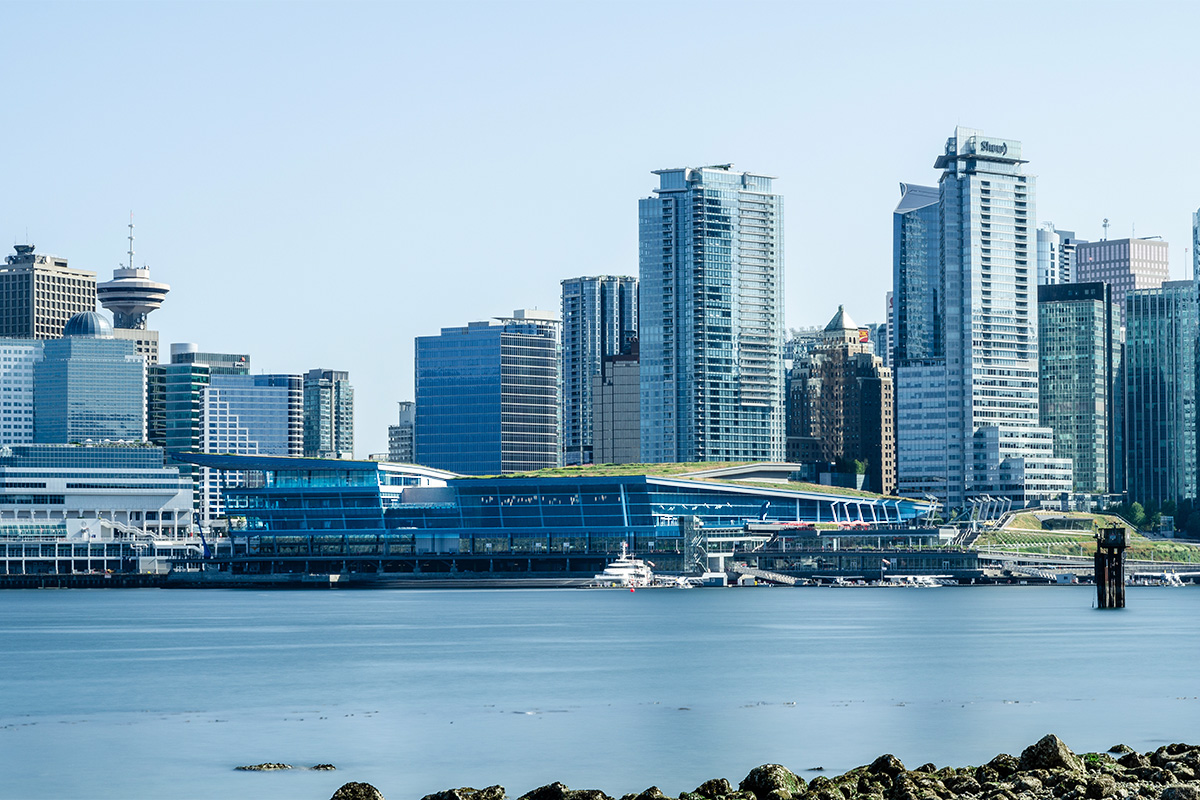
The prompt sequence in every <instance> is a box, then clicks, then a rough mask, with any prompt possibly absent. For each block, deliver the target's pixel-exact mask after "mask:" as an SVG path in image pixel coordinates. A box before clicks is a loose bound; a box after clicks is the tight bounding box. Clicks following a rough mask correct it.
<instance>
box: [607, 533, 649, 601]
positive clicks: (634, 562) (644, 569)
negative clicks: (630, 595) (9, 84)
mask: <svg viewBox="0 0 1200 800" xmlns="http://www.w3.org/2000/svg"><path fill="white" fill-rule="evenodd" d="M652 566H654V564H653V563H652V562H649V561H642V560H641V559H640V558H634V557H632V556H631V555H629V544H628V543H627V542H621V555H620V556H619V557H618V558H617V560H616V561H613V562H612V563H610V564H609V565H608V566H607V567H605V568H604V572H601V573H600V574H598V575H596V577H595V578H594V581H595V585H596V586H620V587H626V586H628V587H630V588H633V589H636V588H639V587H642V586H649V585H651V584H652V583H654V572H653V571H651V569H650V568H651V567H652Z"/></svg>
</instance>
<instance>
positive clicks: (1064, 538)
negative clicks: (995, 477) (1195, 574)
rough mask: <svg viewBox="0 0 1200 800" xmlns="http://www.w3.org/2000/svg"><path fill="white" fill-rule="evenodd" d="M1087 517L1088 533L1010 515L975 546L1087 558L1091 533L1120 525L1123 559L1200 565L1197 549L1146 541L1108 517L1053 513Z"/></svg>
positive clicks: (1173, 542) (1093, 548)
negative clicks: (1125, 543)
mask: <svg viewBox="0 0 1200 800" xmlns="http://www.w3.org/2000/svg"><path fill="white" fill-rule="evenodd" d="M1055 516H1070V517H1076V518H1090V519H1091V520H1092V528H1093V530H1092V531H1048V530H1044V529H1043V528H1042V523H1041V522H1040V521H1039V520H1038V519H1037V517H1036V516H1034V515H1033V514H1031V513H1021V514H1014V515H1013V517H1012V518H1011V519H1010V520H1009V521H1008V524H1007V525H1005V527H1004V528H1003V529H1002V530H999V531H987V532H985V533H984V534H982V535H981V536H980V537H979V539H978V540H976V542H975V545H976V547H981V548H993V549H1001V550H1013V551H1015V552H1021V553H1049V554H1051V555H1070V556H1078V555H1084V556H1089V557H1090V556H1091V555H1092V554H1093V553H1095V552H1096V541H1095V533H1094V531H1095V530H1097V529H1099V528H1103V527H1109V526H1111V525H1121V526H1122V527H1124V528H1125V529H1126V530H1128V531H1129V533H1130V538H1129V548H1128V549H1127V550H1126V551H1125V552H1126V556H1127V557H1128V558H1131V559H1137V560H1153V561H1176V562H1183V563H1193V564H1194V563H1200V546H1197V545H1195V544H1188V543H1183V542H1180V541H1177V540H1174V539H1148V538H1146V537H1145V536H1142V535H1141V534H1140V533H1137V532H1135V531H1134V530H1133V529H1132V528H1131V527H1130V526H1129V524H1128V523H1126V522H1125V521H1124V520H1122V519H1120V518H1119V517H1115V516H1113V515H1111V514H1084V513H1080V512H1072V513H1070V514H1055Z"/></svg>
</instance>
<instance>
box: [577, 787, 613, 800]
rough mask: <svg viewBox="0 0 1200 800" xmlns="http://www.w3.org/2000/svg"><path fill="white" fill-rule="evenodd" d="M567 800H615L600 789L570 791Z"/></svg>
mask: <svg viewBox="0 0 1200 800" xmlns="http://www.w3.org/2000/svg"><path fill="white" fill-rule="evenodd" d="M567 800H613V799H612V798H611V797H609V796H608V795H606V794H605V793H604V792H602V791H600V790H599V789H570V790H568V791H567Z"/></svg>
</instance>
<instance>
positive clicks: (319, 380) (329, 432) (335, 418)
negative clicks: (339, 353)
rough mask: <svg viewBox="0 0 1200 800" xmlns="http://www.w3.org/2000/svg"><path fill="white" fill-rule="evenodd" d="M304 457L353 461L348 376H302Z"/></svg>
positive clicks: (321, 372)
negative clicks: (350, 459) (348, 459)
mask: <svg viewBox="0 0 1200 800" xmlns="http://www.w3.org/2000/svg"><path fill="white" fill-rule="evenodd" d="M304 455H305V456H307V457H309V458H354V387H353V386H351V385H350V373H348V372H341V371H339V370H332V369H311V370H309V371H308V372H306V373H305V374H304Z"/></svg>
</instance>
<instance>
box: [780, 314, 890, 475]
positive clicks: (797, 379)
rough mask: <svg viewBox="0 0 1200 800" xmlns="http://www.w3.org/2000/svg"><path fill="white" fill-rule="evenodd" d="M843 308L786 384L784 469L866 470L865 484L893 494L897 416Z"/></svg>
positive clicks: (882, 370) (884, 372)
mask: <svg viewBox="0 0 1200 800" xmlns="http://www.w3.org/2000/svg"><path fill="white" fill-rule="evenodd" d="M864 332H865V331H864V330H863V329H860V328H859V327H858V326H857V325H856V324H855V323H854V321H853V320H852V319H850V315H849V314H847V313H846V311H845V309H844V308H843V307H842V306H838V311H837V314H835V315H834V317H833V319H831V320H830V321H829V324H828V325H826V326H825V330H824V332H823V335H822V341H821V344H819V345H817V347H816V348H815V349H814V350H813V351H812V352H810V353H809V355H808V357H807V358H806V359H803V360H801V361H799V362H796V363H795V364H794V365H793V367H792V371H791V375H790V376H789V378H788V438H787V447H788V450H787V452H788V458H787V460H788V461H791V462H798V463H804V464H811V463H814V462H821V463H826V464H828V463H831V462H838V463H840V464H842V465H852V464H853V462H855V461H860V462H865V467H866V473H865V474H866V475H867V484H866V485H865V486H863V487H862V488H865V489H867V490H868V491H872V492H879V493H881V494H892V493H894V492H895V490H896V462H895V452H896V439H895V433H894V428H893V424H894V418H895V409H894V407H893V396H892V374H891V370H889V369H888V368H887V367H885V366H883V359H881V358H880V357H879V356H877V355H875V351H874V346H873V345H872V344H871V343H870V342H869V341H864V339H865V338H866V337H864V336H863V335H862V334H863V333H864Z"/></svg>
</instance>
